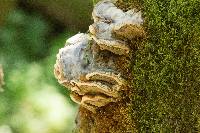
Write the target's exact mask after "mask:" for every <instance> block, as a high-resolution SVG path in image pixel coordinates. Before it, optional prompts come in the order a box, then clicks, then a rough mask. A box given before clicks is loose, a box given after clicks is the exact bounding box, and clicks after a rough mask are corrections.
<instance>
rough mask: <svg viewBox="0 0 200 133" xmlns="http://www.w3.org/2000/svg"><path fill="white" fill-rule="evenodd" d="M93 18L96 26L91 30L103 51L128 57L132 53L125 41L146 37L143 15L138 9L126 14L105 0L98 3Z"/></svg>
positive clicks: (91, 27) (92, 26) (90, 28)
mask: <svg viewBox="0 0 200 133" xmlns="http://www.w3.org/2000/svg"><path fill="white" fill-rule="evenodd" d="M92 16H93V19H94V24H92V25H91V26H90V27H89V30H90V32H91V34H92V38H93V39H94V40H95V41H96V42H97V44H98V45H99V46H100V47H101V49H105V50H109V51H111V52H113V53H115V54H119V55H126V54H128V53H129V52H130V48H129V46H128V45H127V42H125V40H132V39H135V38H139V37H141V38H143V37H144V36H145V32H144V30H143V28H142V24H143V19H142V14H141V12H140V11H139V12H137V10H136V9H132V10H129V11H127V12H124V11H122V10H121V9H119V8H117V7H116V6H115V5H114V3H112V2H111V1H109V0H104V1H101V2H99V3H97V5H96V6H95V7H94V10H93V13H92Z"/></svg>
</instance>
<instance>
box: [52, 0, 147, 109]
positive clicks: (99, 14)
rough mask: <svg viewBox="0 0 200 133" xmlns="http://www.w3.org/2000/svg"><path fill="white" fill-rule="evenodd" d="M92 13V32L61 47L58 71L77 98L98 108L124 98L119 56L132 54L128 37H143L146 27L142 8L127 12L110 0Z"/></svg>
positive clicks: (72, 94)
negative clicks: (117, 57)
mask: <svg viewBox="0 0 200 133" xmlns="http://www.w3.org/2000/svg"><path fill="white" fill-rule="evenodd" d="M92 16H93V19H94V24H92V25H90V26H89V31H90V33H89V34H84V33H78V34H77V35H75V36H73V37H71V38H69V39H68V40H67V41H66V45H65V47H64V48H61V49H60V50H59V53H58V54H57V60H56V64H55V69H54V73H55V76H56V78H57V79H58V81H59V83H60V84H62V85H64V86H65V87H66V88H69V90H70V91H71V94H70V97H71V99H72V100H73V101H74V102H76V103H78V104H80V105H81V106H83V107H85V108H86V109H88V110H90V111H92V112H95V111H96V110H97V109H98V108H100V107H102V106H105V105H107V104H109V103H110V102H117V101H119V100H120V99H121V95H120V92H123V91H124V90H125V88H127V87H126V86H127V82H126V80H125V78H123V75H122V74H121V73H120V71H118V69H117V67H116V65H115V62H116V59H115V57H116V55H117V56H127V55H128V54H130V51H131V49H130V47H129V45H128V44H127V42H128V41H127V40H132V39H134V38H136V37H143V36H144V31H143V29H142V24H143V19H142V16H141V12H137V11H136V10H134V9H132V10H129V11H127V12H123V11H122V10H121V9H118V8H117V7H116V6H115V4H114V3H113V2H111V1H109V0H104V1H100V2H99V3H97V4H96V5H95V7H94V10H93V13H92ZM102 54H104V56H102ZM105 55H106V56H105ZM122 65H123V64H122Z"/></svg>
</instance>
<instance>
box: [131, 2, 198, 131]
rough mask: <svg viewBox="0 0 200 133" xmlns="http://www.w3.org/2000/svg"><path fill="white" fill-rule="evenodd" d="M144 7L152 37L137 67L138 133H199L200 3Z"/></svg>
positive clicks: (135, 112) (135, 103) (135, 108)
mask: <svg viewBox="0 0 200 133" xmlns="http://www.w3.org/2000/svg"><path fill="white" fill-rule="evenodd" d="M130 1H134V0H130ZM140 2H141V3H142V6H143V7H142V9H143V14H144V16H145V18H146V20H145V27H146V31H147V34H148V38H147V40H145V41H144V42H143V46H144V47H143V48H142V49H139V50H138V51H137V53H136V59H135V62H134V67H133V74H134V77H135V78H134V91H135V94H134V96H133V108H132V109H133V117H134V119H135V121H136V124H137V127H138V131H139V132H197V131H198V130H200V128H199V124H198V119H199V118H200V116H199V114H200V0H165V1H164V0H141V1H140Z"/></svg>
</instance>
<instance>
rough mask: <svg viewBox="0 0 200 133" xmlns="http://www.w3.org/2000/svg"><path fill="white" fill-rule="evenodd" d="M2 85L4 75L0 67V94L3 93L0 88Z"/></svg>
mask: <svg viewBox="0 0 200 133" xmlns="http://www.w3.org/2000/svg"><path fill="white" fill-rule="evenodd" d="M3 85H4V73H3V68H2V66H1V65H0V92H1V91H3V89H2V87H3Z"/></svg>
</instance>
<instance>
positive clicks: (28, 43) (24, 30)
mask: <svg viewBox="0 0 200 133" xmlns="http://www.w3.org/2000/svg"><path fill="white" fill-rule="evenodd" d="M48 30H49V27H48V25H47V23H45V21H44V19H42V18H41V17H39V15H38V14H35V15H32V16H28V15H26V14H25V12H23V11H21V10H15V11H13V12H12V13H10V14H9V16H8V19H7V22H6V24H5V26H4V27H1V28H0V45H1V49H0V52H1V54H4V55H6V54H7V56H9V57H11V56H13V55H15V57H16V58H19V59H22V58H24V59H26V60H28V61H32V60H38V59H41V58H44V57H45V56H46V55H47V51H48V45H47V40H46V36H47V33H48ZM10 53H12V54H10Z"/></svg>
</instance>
